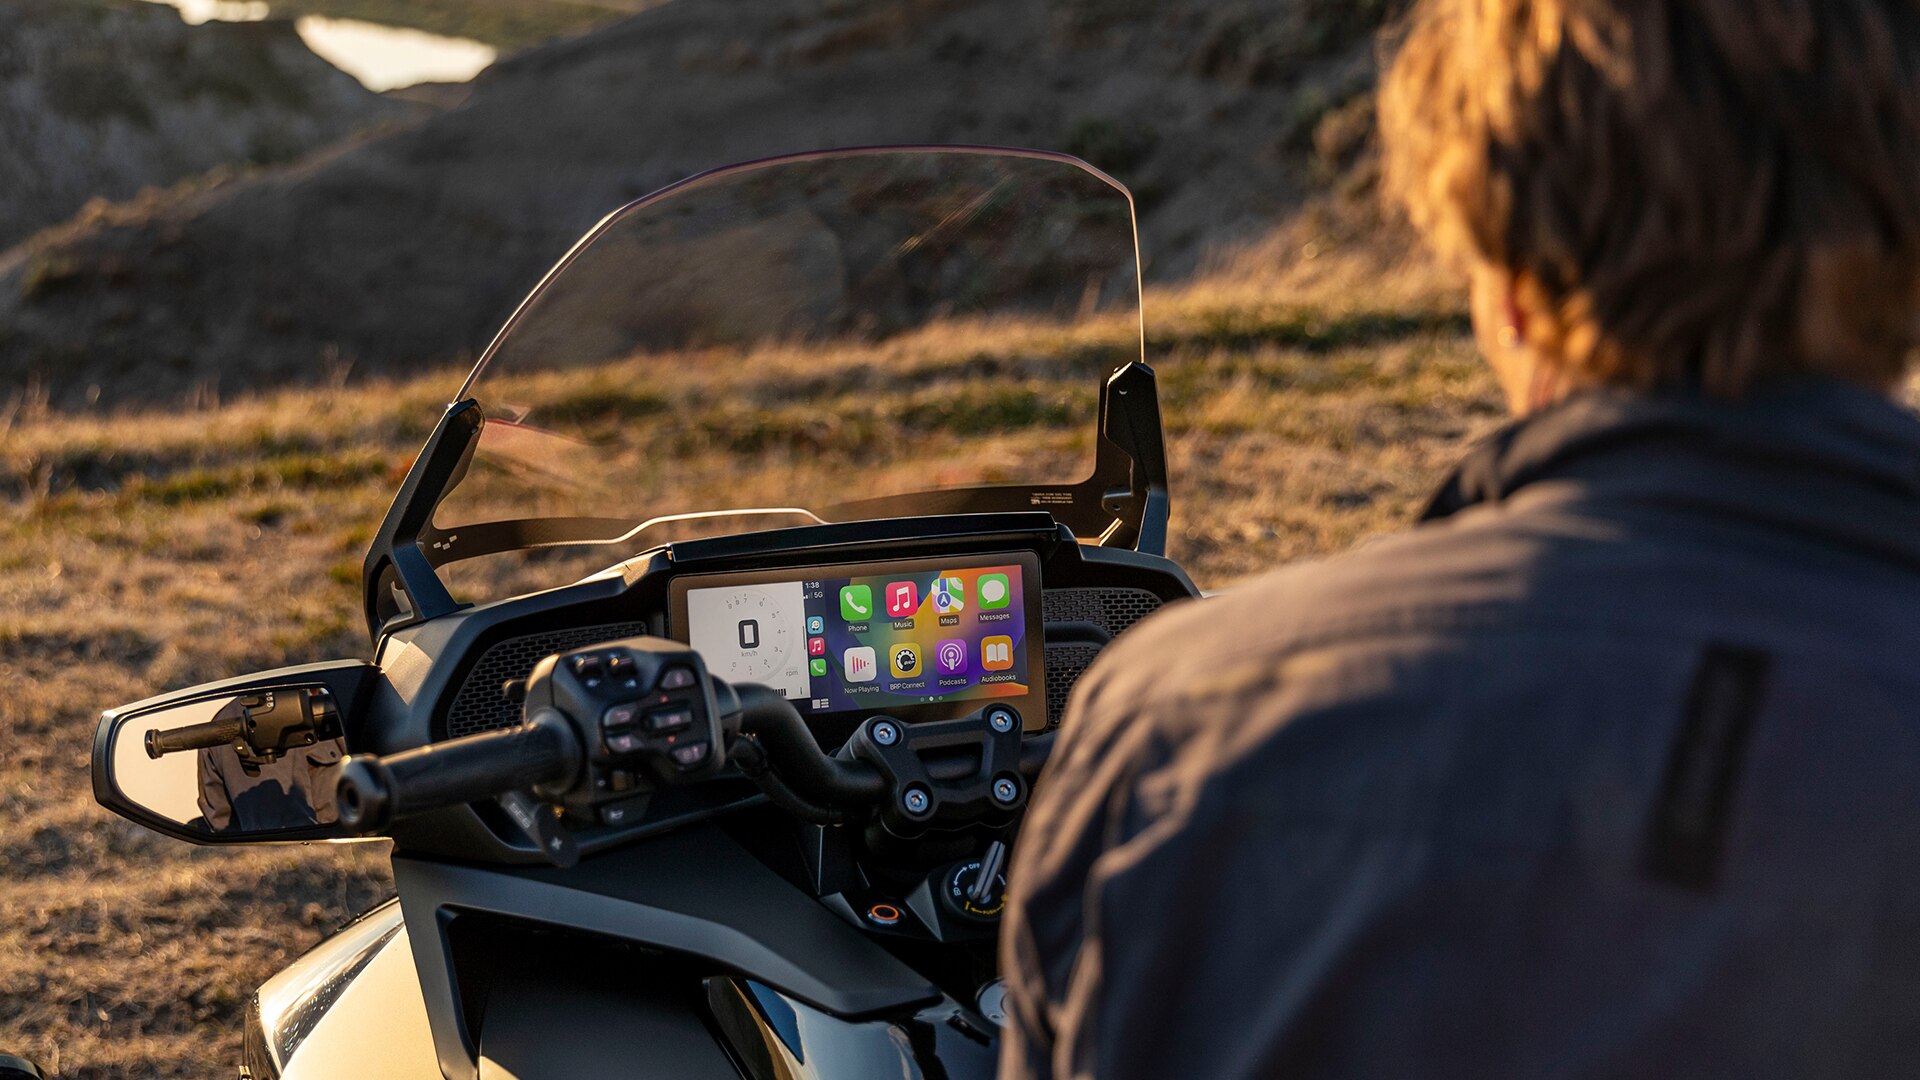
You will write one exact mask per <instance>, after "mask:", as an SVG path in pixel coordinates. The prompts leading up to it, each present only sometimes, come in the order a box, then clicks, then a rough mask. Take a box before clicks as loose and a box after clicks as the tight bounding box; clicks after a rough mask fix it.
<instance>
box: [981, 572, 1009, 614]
mask: <svg viewBox="0 0 1920 1080" xmlns="http://www.w3.org/2000/svg"><path fill="white" fill-rule="evenodd" d="M1011 603H1013V586H1012V585H1011V584H1010V583H1008V581H1007V575H1005V574H981V575H980V610H981V611H993V610H995V609H997V608H1003V607H1006V606H1007V605H1008V604H1011Z"/></svg>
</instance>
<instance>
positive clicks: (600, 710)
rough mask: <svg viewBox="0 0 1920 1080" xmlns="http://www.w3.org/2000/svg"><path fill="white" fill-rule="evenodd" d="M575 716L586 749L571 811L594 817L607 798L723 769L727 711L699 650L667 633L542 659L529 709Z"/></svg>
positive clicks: (569, 801)
mask: <svg viewBox="0 0 1920 1080" xmlns="http://www.w3.org/2000/svg"><path fill="white" fill-rule="evenodd" d="M541 709H552V710H554V711H556V712H559V713H561V714H562V715H565V716H567V717H569V718H570V719H572V721H573V722H574V725H575V727H576V730H577V731H578V733H579V736H580V739H581V743H582V745H583V747H584V749H585V753H586V769H585V771H584V773H583V775H582V776H581V777H580V778H579V779H580V783H579V784H578V785H577V786H576V787H575V788H574V789H572V790H570V791H568V792H566V793H564V799H563V801H564V804H565V806H566V808H567V809H568V810H569V811H571V812H574V813H576V814H579V815H582V816H594V815H595V813H596V809H597V808H598V807H599V806H601V805H603V804H605V803H607V802H608V801H610V800H618V801H622V802H625V801H628V800H631V799H633V798H635V797H637V796H640V795H644V794H646V793H647V792H649V791H652V790H653V789H654V788H656V787H667V786H672V785H675V784H679V783H683V782H686V781H690V780H697V779H701V778H703V777H707V776H712V775H714V774H715V773H718V772H719V771H720V770H721V769H722V768H724V767H725V765H726V743H725V740H724V738H723V732H722V726H721V717H722V710H721V708H720V705H719V702H718V701H717V700H716V699H715V696H714V686H713V681H712V680H711V679H709V678H708V677H707V667H706V664H705V663H704V662H703V661H702V660H701V659H700V654H699V653H697V652H694V651H693V650H692V649H690V648H688V647H687V646H685V645H682V644H680V643H679V642H677V641H668V640H666V639H664V638H630V639H627V640H625V641H615V642H609V643H607V644H605V645H595V646H591V647H589V648H585V649H576V650H574V651H572V652H568V653H561V654H559V655H557V656H551V657H548V658H547V659H545V660H542V661H541V662H540V663H539V664H538V665H537V666H535V667H534V669H533V674H532V676H530V677H529V678H528V680H527V698H526V710H527V715H529V716H531V715H533V714H534V713H535V712H536V711H538V710H541Z"/></svg>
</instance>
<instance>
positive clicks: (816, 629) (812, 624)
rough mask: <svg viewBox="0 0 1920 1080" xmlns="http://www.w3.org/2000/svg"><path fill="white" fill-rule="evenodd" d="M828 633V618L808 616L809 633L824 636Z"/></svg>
mask: <svg viewBox="0 0 1920 1080" xmlns="http://www.w3.org/2000/svg"><path fill="white" fill-rule="evenodd" d="M826 632H827V617H826V616H825V615H809V616H807V633H809V634H824V633H826Z"/></svg>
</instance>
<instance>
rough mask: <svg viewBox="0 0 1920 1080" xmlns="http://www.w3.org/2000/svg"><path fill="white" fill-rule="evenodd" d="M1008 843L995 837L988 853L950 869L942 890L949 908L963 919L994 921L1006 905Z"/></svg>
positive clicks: (941, 893) (941, 894)
mask: <svg viewBox="0 0 1920 1080" xmlns="http://www.w3.org/2000/svg"><path fill="white" fill-rule="evenodd" d="M1006 865H1007V845H1005V844H1003V843H1001V842H1000V841H998V840H995V841H994V842H993V843H992V844H989V845H988V846H987V851H986V854H984V855H982V856H980V857H979V858H978V859H972V860H969V861H967V862H963V863H960V864H959V865H957V866H954V867H953V868H952V869H950V870H948V871H947V873H946V875H945V878H944V880H943V882H942V886H941V889H940V900H941V902H942V903H944V904H945V905H946V907H947V910H948V911H950V912H952V913H953V914H955V915H957V916H959V917H960V918H963V919H973V920H977V921H979V922H992V921H993V920H995V919H998V918H999V917H1000V913H1001V912H1002V911H1004V910H1005V909H1006V906H1007V875H1006Z"/></svg>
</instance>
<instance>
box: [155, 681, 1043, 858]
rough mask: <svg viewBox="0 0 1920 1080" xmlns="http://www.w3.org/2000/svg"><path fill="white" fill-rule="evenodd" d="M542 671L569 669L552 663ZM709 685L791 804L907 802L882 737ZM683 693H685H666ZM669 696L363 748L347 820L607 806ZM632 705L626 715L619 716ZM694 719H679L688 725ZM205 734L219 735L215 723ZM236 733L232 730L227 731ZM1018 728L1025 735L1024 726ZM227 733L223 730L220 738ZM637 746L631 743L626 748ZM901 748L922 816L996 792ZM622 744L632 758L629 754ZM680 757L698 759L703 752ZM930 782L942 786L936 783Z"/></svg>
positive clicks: (725, 733)
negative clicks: (819, 722) (823, 739)
mask: <svg viewBox="0 0 1920 1080" xmlns="http://www.w3.org/2000/svg"><path fill="white" fill-rule="evenodd" d="M681 648H684V647H681ZM656 666H657V665H656ZM675 670H683V669H675ZM543 677H545V678H558V677H561V676H558V675H552V674H551V673H550V674H549V675H547V676H543ZM650 678H651V676H649V679H650ZM679 685H680V686H681V687H684V686H685V684H684V683H683V684H679ZM707 685H708V687H710V689H711V691H712V697H711V698H710V699H709V700H710V701H711V702H712V704H711V706H708V707H709V708H711V709H713V710H714V714H715V716H716V717H718V718H720V720H719V726H718V728H717V729H715V730H716V734H715V736H714V738H716V739H717V740H719V739H724V756H725V758H726V759H727V760H728V761H730V763H731V764H733V765H735V766H737V767H738V768H739V770H740V772H741V773H742V774H744V775H745V776H746V777H747V778H749V779H751V780H752V781H753V782H754V783H755V784H757V785H758V786H759V787H760V789H761V790H762V791H763V792H765V794H766V795H767V796H768V798H769V799H771V800H772V801H773V802H774V803H775V804H776V805H778V806H779V807H780V808H782V809H783V810H786V811H787V812H789V813H791V814H793V815H795V816H797V817H800V818H802V819H803V820H808V821H813V822H816V823H819V824H827V825H840V824H847V823H849V822H852V821H854V820H855V819H856V818H858V817H860V816H861V815H864V814H866V813H868V812H870V811H873V810H875V809H879V810H880V811H881V812H882V813H883V814H896V815H897V814H898V813H899V812H900V809H899V807H896V806H893V804H894V803H896V802H898V801H899V796H900V795H901V794H902V792H901V791H896V790H895V789H896V788H902V787H903V785H908V784H909V782H910V781H909V779H903V778H902V776H900V775H895V773H896V772H897V771H898V768H899V763H898V762H895V763H894V764H887V763H886V761H884V760H881V759H880V758H875V757H874V754H873V747H871V746H869V747H867V748H866V750H865V751H862V752H861V753H860V756H855V755H852V754H846V753H843V754H842V755H840V756H833V755H829V754H827V753H826V752H825V751H823V750H822V749H821V748H820V745H819V743H817V742H816V741H815V740H814V736H813V732H812V730H811V729H810V728H809V727H808V725H807V722H806V720H804V719H803V718H802V717H801V715H800V713H799V711H798V710H797V709H796V708H795V707H794V706H793V704H792V703H791V702H789V701H788V700H787V699H786V697H785V696H783V695H782V694H781V693H780V692H779V691H777V690H774V689H771V688H769V687H765V686H758V685H752V684H742V685H738V686H731V685H728V684H726V683H723V682H721V681H720V680H717V679H714V680H711V681H710V682H709V683H708V684H707ZM674 700H685V699H684V698H680V699H675V698H671V697H663V698H661V699H660V701H664V702H671V701H674ZM660 701H657V702H654V704H653V705H651V706H643V707H642V708H641V709H640V710H634V709H632V708H629V707H625V706H620V707H615V708H612V709H607V710H605V712H604V715H601V714H597V713H596V714H589V715H590V716H591V717H592V718H591V719H587V720H585V721H584V723H585V725H586V727H585V729H582V728H580V727H576V721H575V720H573V719H570V718H569V717H570V715H572V714H574V713H576V712H578V711H579V708H578V707H577V706H574V705H565V706H564V707H565V708H566V709H567V710H568V711H566V712H563V711H561V707H560V706H547V707H540V708H538V710H537V711H535V712H534V714H533V716H532V717H531V719H529V720H528V722H526V723H523V724H521V725H519V726H517V727H513V728H507V729H505V730H501V731H492V732H486V733H483V734H479V735H468V736H464V737H462V738H458V739H450V740H447V741H445V742H438V743H433V744H431V745H428V746H423V747H420V748H418V749H414V750H407V751H404V752H402V753H398V754H394V755H392V756H390V757H370V756H365V755H354V756H352V757H349V758H348V759H347V760H346V762H345V763H344V764H343V765H342V767H341V770H340V776H339V781H338V789H337V804H338V811H339V818H340V822H341V824H342V825H344V826H345V827H346V828H347V829H348V830H350V831H352V832H355V833H360V834H367V833H371V832H376V831H378V830H380V829H383V828H385V827H386V826H388V825H390V824H392V823H393V822H394V821H396V820H398V819H400V818H404V817H410V816H413V815H417V814H424V813H428V812H431V811H435V810H441V809H446V808H449V807H454V806H461V805H465V804H467V803H474V802H480V801H483V800H486V799H492V798H495V797H505V796H507V795H509V794H510V793H514V792H525V791H526V790H527V789H529V788H532V789H534V791H535V793H536V794H538V795H539V796H540V798H541V799H542V800H544V801H546V802H549V803H555V804H562V805H565V806H567V807H568V808H569V810H572V809H574V808H576V807H585V809H586V812H592V811H593V808H594V807H595V806H597V805H598V804H597V803H595V802H594V801H593V783H592V782H591V781H590V779H589V778H588V777H589V773H590V772H591V775H592V776H600V775H602V773H601V772H600V771H599V770H602V769H603V768H604V767H605V766H606V764H607V761H606V760H604V759H607V758H608V755H614V757H613V758H612V760H613V761H614V762H615V763H616V766H620V767H627V768H632V766H631V765H624V766H622V765H621V763H624V762H626V761H627V760H629V758H630V756H631V750H630V749H628V748H624V747H622V746H620V745H617V744H616V739H632V738H634V736H630V735H627V734H625V733H627V732H639V731H645V730H648V729H647V727H646V725H645V724H641V723H639V720H640V719H643V717H641V715H640V714H641V712H644V711H645V709H647V708H652V709H653V710H654V711H653V712H651V713H647V716H649V717H652V718H653V719H655V720H657V719H659V718H661V717H662V716H665V717H666V718H667V720H669V721H671V720H672V719H673V717H672V716H671V715H670V714H668V713H664V712H662V711H661V704H660ZM668 707H669V708H670V707H672V706H670V705H669V706H668ZM623 710H624V715H623V716H621V717H620V719H618V720H610V719H608V718H610V717H613V716H615V715H616V714H620V713H622V711H623ZM689 722H691V721H689V720H681V721H680V723H681V724H682V730H684V725H686V724H687V723H689ZM955 723H960V722H959V721H956V722H955ZM616 725H617V726H616ZM212 726H213V725H200V727H203V728H210V727H212ZM186 730H191V729H183V731H182V732H174V733H168V734H169V735H170V736H174V735H182V734H183V733H184V732H185V731H186ZM674 730H675V729H673V728H666V729H665V731H667V732H672V731H674ZM996 730H998V731H1000V732H1002V733H1003V735H1002V736H1000V737H1001V738H1004V737H1005V735H1004V733H1005V732H1006V730H1007V729H1005V728H999V729H996ZM206 737H211V733H210V732H209V733H208V736H206ZM231 737H233V736H232V735H231V734H229V735H226V736H225V738H231ZM934 737H935V739H936V740H939V739H946V740H948V741H949V742H951V741H952V740H953V739H954V738H955V737H956V734H955V733H952V732H948V733H945V734H940V735H936V736H934ZM957 737H958V738H959V739H960V740H962V741H963V742H964V741H965V740H968V739H971V738H973V736H972V735H970V734H968V733H966V732H965V731H964V730H963V731H962V732H960V733H958V735H957ZM1014 737H1015V738H1016V739H1017V737H1018V736H1017V732H1016V733H1015V734H1014ZM659 738H661V739H664V740H665V744H666V745H667V748H668V751H667V752H671V750H672V748H673V747H674V746H676V745H678V744H676V743H674V742H673V740H672V738H669V737H667V736H666V735H664V734H662V735H660V736H659ZM149 739H150V740H151V739H152V736H149ZM219 741H222V740H221V739H215V740H214V742H215V743H217V742H219ZM1052 741H1053V740H1052V736H1051V735H1040V736H1036V737H1034V738H1030V739H1026V740H1025V741H1024V742H1023V743H1020V744H1019V746H1018V750H1017V756H1016V757H1014V758H1012V759H1007V758H1003V759H1002V760H1001V763H1000V764H999V765H997V766H994V768H997V769H998V770H999V772H998V774H997V775H999V776H1000V777H1002V778H1006V777H1008V776H1009V775H1010V774H1012V773H1014V772H1016V771H1017V772H1018V773H1019V774H1021V775H1022V776H1023V777H1025V779H1026V780H1027V781H1028V782H1030V781H1031V780H1032V779H1033V777H1034V776H1035V775H1037V774H1038V773H1039V771H1040V767H1041V766H1042V765H1043V764H1044V763H1045V762H1046V758H1047V755H1048V753H1049V751H1050V750H1051V748H1052ZM603 744H604V746H603ZM631 745H632V743H631V742H629V743H627V744H626V747H631ZM887 745H888V746H896V743H894V742H893V741H891V740H890V741H889V742H888V744H887ZM1001 745H1002V747H1003V749H1002V751H1001V753H1005V752H1006V751H1005V743H1004V742H1003V743H1001ZM896 752H905V753H907V754H908V755H909V757H911V758H912V761H913V764H911V765H909V766H907V768H908V769H909V771H910V772H912V773H913V775H914V776H918V777H919V778H920V779H919V780H917V781H911V785H912V786H913V787H914V788H915V789H916V790H917V791H920V792H924V793H925V794H926V796H927V798H920V796H919V795H915V796H914V798H916V799H920V802H921V803H922V804H923V805H922V806H920V807H915V806H913V804H912V803H909V804H908V810H909V813H919V815H920V818H919V820H921V821H930V820H932V817H933V814H934V812H933V811H932V810H930V809H927V807H929V806H931V805H932V804H931V802H930V801H929V800H930V799H931V797H932V796H933V795H934V793H935V792H939V791H947V792H948V794H949V795H950V796H951V797H952V798H955V799H960V800H961V802H960V803H956V804H955V806H956V807H961V808H962V810H961V812H963V813H964V812H966V811H965V810H964V805H966V804H965V800H966V799H968V798H972V799H976V800H983V799H985V798H986V796H985V794H984V792H986V791H987V790H988V788H989V786H990V782H991V779H992V778H991V777H990V776H988V775H987V773H988V771H990V770H986V769H984V768H983V764H982V762H981V759H980V757H979V755H978V754H977V753H976V754H975V755H974V756H973V757H972V758H971V759H969V758H967V757H966V756H965V755H951V756H938V755H929V756H928V757H927V758H925V759H924V760H923V759H921V758H919V757H918V756H917V755H916V752H915V751H913V750H911V749H910V748H909V747H908V745H907V744H904V743H902V744H898V745H897V746H896ZM620 754H628V755H629V757H628V758H623V757H619V756H618V755H620ZM720 754H721V750H720V749H719V748H718V747H716V749H715V751H714V752H713V753H712V754H708V755H705V757H706V758H715V757H719V756H720ZM883 757H884V755H883ZM863 758H864V759H863ZM681 760H682V761H687V762H699V761H701V760H703V758H702V757H701V756H694V757H691V758H685V759H681ZM681 770H682V771H686V767H685V766H682V767H681ZM693 771H695V772H698V769H697V768H696V769H694V770H693ZM677 778H678V773H677V772H675V771H674V764H673V762H671V761H669V762H668V763H667V767H666V768H665V769H664V770H662V773H661V775H660V779H661V781H662V782H664V783H669V784H670V783H673V782H676V780H677ZM970 783H971V784H974V785H975V786H977V787H978V788H979V791H978V792H974V793H973V794H971V795H963V794H956V793H955V792H953V791H951V790H950V789H948V788H947V787H946V786H945V785H950V784H951V785H957V786H959V787H960V788H962V789H964V788H966V786H967V785H969V784H970ZM929 784H930V785H932V787H931V788H929V787H927V786H926V785H929ZM994 798H995V799H998V800H1000V801H999V802H998V803H996V804H995V805H997V806H998V807H1000V808H1001V809H1002V810H1005V809H1009V808H1013V807H1016V806H1018V805H1019V803H1020V801H1021V800H1022V799H1023V798H1024V795H1023V789H1021V788H1019V787H1015V788H1013V793H1011V794H1000V795H996V796H994ZM529 805H532V804H531V803H529ZM976 805H978V806H986V805H987V804H986V803H985V802H978V803H977V804H976ZM510 812H511V811H510ZM521 816H530V815H521ZM529 827H530V826H529Z"/></svg>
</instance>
